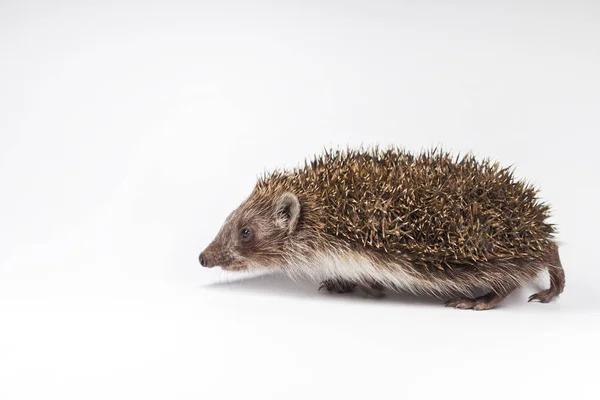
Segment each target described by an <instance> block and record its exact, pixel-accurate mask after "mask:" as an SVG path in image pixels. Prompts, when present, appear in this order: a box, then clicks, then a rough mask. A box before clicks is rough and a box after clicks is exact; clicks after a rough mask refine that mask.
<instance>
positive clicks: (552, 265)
mask: <svg viewBox="0 0 600 400" xmlns="http://www.w3.org/2000/svg"><path fill="white" fill-rule="evenodd" d="M548 273H549V275H550V289H547V290H542V291H541V292H539V293H536V294H533V295H531V296H530V297H529V301H532V300H539V301H540V302H542V303H548V302H549V301H550V300H552V298H554V297H555V296H558V295H559V294H561V293H562V291H563V289H564V288H565V271H564V270H563V267H562V264H561V262H560V257H559V256H558V246H557V245H554V246H553V247H552V250H550V254H549V257H548Z"/></svg>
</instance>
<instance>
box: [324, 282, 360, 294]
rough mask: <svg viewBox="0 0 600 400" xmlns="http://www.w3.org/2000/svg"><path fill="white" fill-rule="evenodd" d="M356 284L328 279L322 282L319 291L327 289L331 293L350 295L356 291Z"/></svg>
mask: <svg viewBox="0 0 600 400" xmlns="http://www.w3.org/2000/svg"><path fill="white" fill-rule="evenodd" d="M355 287H356V283H354V282H350V281H346V280H344V279H327V280H324V281H323V282H321V284H320V285H319V290H321V289H325V290H327V291H328V292H329V293H333V292H335V293H350V292H353V291H354V288H355Z"/></svg>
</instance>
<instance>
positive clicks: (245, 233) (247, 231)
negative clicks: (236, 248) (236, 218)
mask: <svg viewBox="0 0 600 400" xmlns="http://www.w3.org/2000/svg"><path fill="white" fill-rule="evenodd" d="M250 236H252V232H251V231H250V229H248V228H244V229H242V230H241V231H240V237H241V238H242V239H244V240H248V239H250Z"/></svg>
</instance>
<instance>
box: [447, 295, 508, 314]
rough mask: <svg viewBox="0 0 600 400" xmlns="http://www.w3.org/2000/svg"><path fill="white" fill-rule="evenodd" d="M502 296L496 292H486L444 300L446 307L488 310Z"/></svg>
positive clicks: (498, 301) (499, 300)
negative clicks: (473, 296)
mask: <svg viewBox="0 0 600 400" xmlns="http://www.w3.org/2000/svg"><path fill="white" fill-rule="evenodd" d="M502 299H503V297H502V296H499V295H497V294H496V293H488V294H486V295H484V296H480V297H476V298H474V299H469V298H463V299H453V300H448V301H447V302H446V307H454V308H460V309H463V310H490V309H492V308H494V307H496V305H498V303H500V302H501V301H502Z"/></svg>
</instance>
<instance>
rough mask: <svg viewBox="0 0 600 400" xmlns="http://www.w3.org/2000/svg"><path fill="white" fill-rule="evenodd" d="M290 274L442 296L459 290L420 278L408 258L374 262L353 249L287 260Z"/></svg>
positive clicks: (286, 269) (446, 284)
mask: <svg viewBox="0 0 600 400" xmlns="http://www.w3.org/2000/svg"><path fill="white" fill-rule="evenodd" d="M284 270H285V271H286V273H288V274H289V275H290V276H292V277H308V278H310V279H314V280H315V281H323V280H326V279H343V280H348V281H351V282H356V283H361V282H365V283H368V282H377V283H380V284H382V285H384V286H386V287H388V288H392V289H397V290H401V291H408V292H411V293H414V294H422V293H428V294H432V295H438V296H439V295H442V294H444V293H450V292H452V291H454V290H457V289H459V288H458V287H454V285H453V284H452V283H451V282H435V281H431V280H423V279H420V278H419V277H418V276H415V274H412V273H411V270H412V268H411V267H410V264H408V261H403V260H399V261H398V262H395V263H386V264H384V265H375V264H374V262H373V260H371V259H370V258H368V257H366V256H363V255H361V254H357V253H354V252H333V251H330V252H321V253H317V254H313V255H312V256H311V257H309V258H305V259H294V260H293V261H292V260H290V262H289V263H288V265H286V266H285V267H284Z"/></svg>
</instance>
